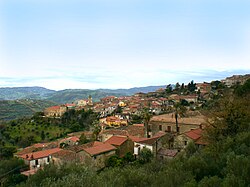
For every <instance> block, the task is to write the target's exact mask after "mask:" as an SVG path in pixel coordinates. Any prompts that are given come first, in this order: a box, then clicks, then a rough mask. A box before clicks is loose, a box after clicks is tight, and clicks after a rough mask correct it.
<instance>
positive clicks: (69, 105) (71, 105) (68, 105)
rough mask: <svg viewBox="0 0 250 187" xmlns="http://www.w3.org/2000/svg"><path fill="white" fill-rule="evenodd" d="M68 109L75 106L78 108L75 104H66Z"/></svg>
mask: <svg viewBox="0 0 250 187" xmlns="http://www.w3.org/2000/svg"><path fill="white" fill-rule="evenodd" d="M65 105H66V106H67V107H73V106H76V105H75V104H73V103H67V104H65Z"/></svg>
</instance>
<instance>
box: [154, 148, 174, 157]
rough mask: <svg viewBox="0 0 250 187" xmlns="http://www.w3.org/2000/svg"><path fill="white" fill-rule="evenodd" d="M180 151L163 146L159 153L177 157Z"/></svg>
mask: <svg viewBox="0 0 250 187" xmlns="http://www.w3.org/2000/svg"><path fill="white" fill-rule="evenodd" d="M177 153H178V150H176V149H164V148H161V149H160V150H159V151H158V152H157V154H159V155H162V156H168V157H175V156H176V155H177Z"/></svg>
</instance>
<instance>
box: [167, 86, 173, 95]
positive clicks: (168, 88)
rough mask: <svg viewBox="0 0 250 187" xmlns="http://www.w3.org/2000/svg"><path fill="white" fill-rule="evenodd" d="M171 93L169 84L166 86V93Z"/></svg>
mask: <svg viewBox="0 0 250 187" xmlns="http://www.w3.org/2000/svg"><path fill="white" fill-rule="evenodd" d="M172 91H173V88H172V85H171V84H169V85H167V87H166V93H171V92H172Z"/></svg>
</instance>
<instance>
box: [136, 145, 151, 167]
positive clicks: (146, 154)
mask: <svg viewBox="0 0 250 187" xmlns="http://www.w3.org/2000/svg"><path fill="white" fill-rule="evenodd" d="M153 157H154V155H153V153H152V151H151V150H150V149H148V148H143V149H142V150H141V152H140V156H139V162H140V163H141V164H145V163H148V162H150V161H151V160H152V159H153Z"/></svg>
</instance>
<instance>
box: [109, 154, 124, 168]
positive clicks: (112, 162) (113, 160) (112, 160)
mask: <svg viewBox="0 0 250 187" xmlns="http://www.w3.org/2000/svg"><path fill="white" fill-rule="evenodd" d="M106 165H107V167H121V166H123V165H124V162H123V159H121V158H119V157H118V156H116V155H114V156H111V157H109V159H108V160H107V163H106Z"/></svg>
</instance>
